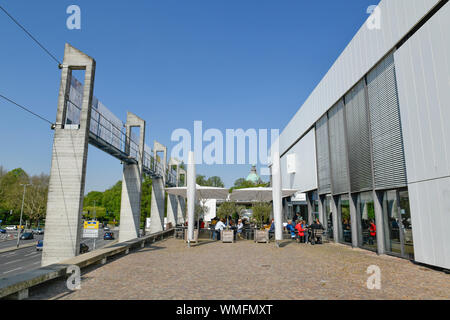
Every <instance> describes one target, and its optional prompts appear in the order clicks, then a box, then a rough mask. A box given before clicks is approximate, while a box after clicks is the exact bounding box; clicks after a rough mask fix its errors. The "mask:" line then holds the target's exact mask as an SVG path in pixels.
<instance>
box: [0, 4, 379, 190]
mask: <svg viewBox="0 0 450 320" xmlns="http://www.w3.org/2000/svg"><path fill="white" fill-rule="evenodd" d="M378 2H379V1H378V0H346V1H335V0H323V1H306V0H289V1H288V0H189V1H186V0H178V1H172V0H158V1H153V0H152V1H149V0H130V1H106V0H105V1H102V0H97V1H92V0H71V1H65V0H52V1H50V0H42V1H29V0H6V1H2V2H1V4H2V5H3V6H4V7H5V8H6V9H7V10H8V11H9V12H10V13H11V14H12V15H13V16H14V17H16V18H17V19H18V20H19V21H20V22H21V23H22V24H23V25H24V26H25V27H26V28H27V29H28V30H29V31H30V32H31V33H32V34H33V35H35V36H36V37H37V38H38V39H39V40H40V41H41V42H42V43H43V44H44V45H45V46H46V47H47V48H48V49H49V50H50V51H51V52H52V53H53V54H54V55H56V56H57V58H58V59H60V60H62V58H63V52H64V44H65V43H66V42H69V43H71V44H72V45H73V46H75V47H77V48H79V49H80V50H82V51H84V52H85V53H87V54H88V55H90V56H92V57H93V58H95V59H96V61H97V72H96V81H95V95H96V96H97V97H98V98H99V99H100V100H101V101H102V102H103V103H104V104H105V105H106V106H107V107H108V108H109V109H110V110H111V111H113V112H114V113H115V114H116V115H117V116H119V117H120V118H121V119H122V120H125V118H126V111H127V110H128V111H132V112H134V113H136V114H138V115H139V116H141V117H143V118H144V119H145V120H146V121H147V135H146V139H147V144H149V145H150V146H151V145H152V144H153V140H155V139H156V140H158V141H160V142H161V143H163V144H165V145H167V146H168V147H169V149H170V148H171V147H172V146H173V145H174V143H172V142H171V141H170V136H171V133H172V131H173V130H174V129H176V128H187V129H189V130H192V129H193V121H194V120H202V121H203V125H204V128H205V129H207V128H218V129H220V130H222V131H223V132H225V129H227V128H229V129H237V128H243V129H248V128H256V129H259V128H267V129H271V128H278V129H280V131H281V130H282V129H283V128H284V127H285V126H286V125H287V123H288V122H289V120H290V119H291V118H292V116H293V115H294V114H295V113H296V112H297V110H298V108H299V107H300V106H301V105H302V104H303V102H304V101H305V100H306V98H307V97H308V96H309V94H310V93H311V91H312V90H313V89H314V87H315V86H316V85H317V84H318V82H319V81H320V80H321V79H322V77H323V76H324V75H325V73H326V72H327V71H328V69H329V68H330V67H331V65H332V64H333V62H334V61H335V60H336V59H337V57H338V56H339V54H340V53H341V52H342V50H343V49H344V48H345V46H346V45H347V44H348V43H349V42H350V40H351V39H352V38H353V36H354V35H355V33H356V32H357V31H358V29H359V28H360V27H361V26H362V24H363V23H364V21H365V20H366V19H367V18H368V15H367V13H366V9H367V7H368V6H370V5H374V4H375V5H376V4H378ZM71 4H77V5H79V6H80V7H81V10H82V12H81V14H82V22H81V23H82V25H81V30H68V29H67V28H66V19H67V17H68V14H66V8H67V7H68V6H69V5H71ZM0 39H1V44H0V48H1V50H0V93H1V94H3V95H6V96H8V97H10V98H12V99H14V100H16V101H17V102H19V103H21V104H23V105H25V106H29V107H30V108H32V109H33V110H34V111H36V112H38V113H39V114H41V115H43V116H44V117H46V118H48V119H50V120H51V121H54V120H55V116H56V106H57V97H58V89H59V80H60V70H59V69H58V68H57V65H56V63H55V62H54V61H53V60H51V59H50V57H48V56H47V55H46V54H45V53H44V52H43V51H42V50H41V49H40V48H39V47H38V46H37V45H36V44H35V43H34V42H32V41H31V40H30V39H29V38H27V36H26V35H25V34H24V33H23V32H22V30H20V29H19V28H18V27H17V26H16V25H15V24H13V23H12V22H11V21H10V20H9V18H8V17H7V16H6V15H5V14H4V13H3V12H0ZM52 142H53V131H51V130H50V128H49V125H48V124H46V123H45V122H41V121H40V120H37V119H36V118H34V117H32V116H31V115H28V114H27V113H24V112H23V111H21V110H19V109H17V108H15V107H13V106H11V105H10V104H8V103H7V102H5V101H3V100H1V99H0V165H3V166H4V167H6V168H7V169H13V168H16V167H22V168H23V169H25V170H26V171H27V172H29V173H32V174H37V173H40V172H46V173H48V172H49V171H50V165H51V148H52ZM249 169H250V166H249V165H245V166H242V165H223V166H218V165H215V166H206V165H202V166H198V168H197V173H199V174H204V175H206V176H212V175H218V176H220V177H222V179H223V180H224V182H225V184H226V186H232V185H233V182H234V181H235V180H236V179H237V178H240V177H243V176H246V175H247V174H248V172H249ZM121 178H122V168H121V165H120V163H119V161H118V160H116V159H114V158H112V157H110V156H108V155H107V154H104V153H102V152H101V151H99V150H97V149H95V147H92V146H90V147H89V157H88V169H87V185H86V191H91V190H104V189H106V188H108V187H110V186H111V185H113V184H114V183H115V182H116V181H117V180H120V179H121Z"/></svg>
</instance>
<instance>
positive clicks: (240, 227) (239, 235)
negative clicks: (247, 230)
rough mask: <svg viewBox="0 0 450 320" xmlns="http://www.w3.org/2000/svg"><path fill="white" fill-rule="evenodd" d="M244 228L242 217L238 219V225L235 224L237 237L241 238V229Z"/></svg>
mask: <svg viewBox="0 0 450 320" xmlns="http://www.w3.org/2000/svg"><path fill="white" fill-rule="evenodd" d="M243 230H244V224H243V223H242V219H239V220H238V225H237V230H236V233H237V236H238V237H239V239H243V238H242V231H243Z"/></svg>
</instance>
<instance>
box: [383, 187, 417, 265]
mask: <svg viewBox="0 0 450 320" xmlns="http://www.w3.org/2000/svg"><path fill="white" fill-rule="evenodd" d="M383 216H384V229H385V244H386V251H387V252H388V253H392V254H395V255H399V256H402V257H405V258H408V259H414V246H413V239H412V228H411V212H410V208H409V195H408V191H407V190H400V191H399V190H390V191H386V192H385V194H384V197H383Z"/></svg>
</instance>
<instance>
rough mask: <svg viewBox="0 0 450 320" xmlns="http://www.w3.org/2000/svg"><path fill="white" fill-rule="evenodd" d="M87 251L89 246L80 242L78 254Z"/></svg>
mask: <svg viewBox="0 0 450 320" xmlns="http://www.w3.org/2000/svg"><path fill="white" fill-rule="evenodd" d="M88 251H89V247H88V246H87V245H86V244H85V243H80V254H82V253H86V252H88Z"/></svg>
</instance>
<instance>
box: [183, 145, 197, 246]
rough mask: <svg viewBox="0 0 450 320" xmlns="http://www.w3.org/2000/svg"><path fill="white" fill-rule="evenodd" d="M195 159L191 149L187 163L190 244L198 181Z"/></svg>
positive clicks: (192, 234) (192, 233) (192, 235)
mask: <svg viewBox="0 0 450 320" xmlns="http://www.w3.org/2000/svg"><path fill="white" fill-rule="evenodd" d="M195 178H196V177H195V159H194V152H192V151H189V155H188V165H187V179H186V180H187V181H186V182H187V190H186V194H187V216H188V246H190V243H191V241H192V240H194V214H195V203H196V199H195V196H196V193H197V192H196V191H197V190H196V189H197V186H196V183H195Z"/></svg>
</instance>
